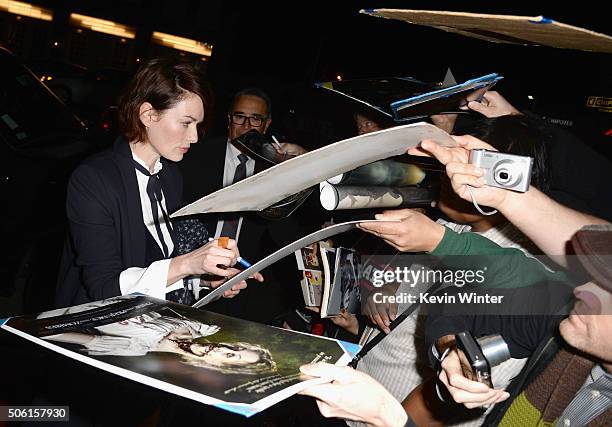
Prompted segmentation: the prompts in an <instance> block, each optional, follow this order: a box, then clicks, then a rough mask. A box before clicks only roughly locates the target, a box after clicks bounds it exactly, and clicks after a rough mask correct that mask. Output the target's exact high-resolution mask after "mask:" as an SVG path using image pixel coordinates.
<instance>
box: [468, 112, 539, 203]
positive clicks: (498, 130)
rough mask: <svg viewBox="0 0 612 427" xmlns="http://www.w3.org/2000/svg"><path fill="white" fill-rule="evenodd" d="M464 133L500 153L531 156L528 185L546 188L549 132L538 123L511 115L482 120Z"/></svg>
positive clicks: (517, 115) (521, 116) (525, 117)
mask: <svg viewBox="0 0 612 427" xmlns="http://www.w3.org/2000/svg"><path fill="white" fill-rule="evenodd" d="M465 133H467V134H470V135H473V136H475V137H476V138H479V139H482V140H483V141H485V142H487V143H489V144H491V145H492V146H493V147H495V148H496V149H497V150H499V151H500V152H502V153H509V154H516V155H519V156H529V157H533V168H532V171H531V184H532V185H533V186H534V187H536V188H537V189H538V190H540V191H542V192H547V191H548V190H550V182H551V166H550V157H549V154H548V148H547V146H548V141H547V140H548V139H549V138H551V135H550V134H549V133H547V132H546V131H545V128H544V126H543V125H542V123H541V122H539V121H537V120H533V119H530V118H529V117H527V116H524V115H519V114H513V115H507V116H501V117H494V118H489V119H483V120H481V121H479V122H477V123H476V124H474V125H472V126H471V127H470V129H467V131H466V132H465Z"/></svg>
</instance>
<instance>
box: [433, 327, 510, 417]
mask: <svg viewBox="0 0 612 427" xmlns="http://www.w3.org/2000/svg"><path fill="white" fill-rule="evenodd" d="M454 341H455V343H456V346H455V347H453V349H452V350H450V351H448V353H447V355H446V357H445V358H444V360H442V363H441V368H442V369H441V371H440V373H439V375H438V377H439V379H440V381H441V382H442V383H443V384H444V385H445V386H446V388H447V389H448V392H449V393H450V394H451V396H452V398H453V400H454V401H455V402H457V403H463V404H464V405H465V407H466V408H468V409H472V408H477V407H480V406H489V405H493V404H495V403H499V402H502V401H504V400H506V399H507V398H508V397H509V396H510V395H509V394H508V393H507V392H505V391H503V390H496V389H494V388H492V385H491V384H492V381H491V368H492V367H493V366H496V365H498V364H500V363H502V362H503V361H505V360H508V359H509V358H510V354H509V351H508V346H507V345H506V343H505V342H504V340H503V339H502V338H501V337H500V336H499V335H492V336H488V337H482V338H479V339H478V340H475V339H474V338H473V337H472V335H471V334H470V333H469V332H467V331H466V332H461V333H459V334H456V335H455V340H454Z"/></svg>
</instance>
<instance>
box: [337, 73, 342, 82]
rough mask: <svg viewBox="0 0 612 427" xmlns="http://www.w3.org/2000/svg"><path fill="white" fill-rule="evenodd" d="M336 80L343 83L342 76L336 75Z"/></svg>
mask: <svg viewBox="0 0 612 427" xmlns="http://www.w3.org/2000/svg"><path fill="white" fill-rule="evenodd" d="M336 80H338V81H339V82H341V81H342V74H337V75H336Z"/></svg>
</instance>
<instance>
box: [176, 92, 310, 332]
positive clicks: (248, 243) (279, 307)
mask: <svg viewBox="0 0 612 427" xmlns="http://www.w3.org/2000/svg"><path fill="white" fill-rule="evenodd" d="M227 119H228V135H227V137H216V138H205V139H204V140H202V141H200V143H199V144H197V145H196V146H195V147H193V149H192V150H191V151H190V152H189V154H188V155H187V156H185V159H184V160H183V161H182V162H181V163H179V167H180V169H181V172H182V173H183V181H184V192H183V199H184V201H185V203H191V202H193V201H195V200H197V199H199V198H200V197H203V196H205V195H207V194H210V193H212V192H214V191H217V190H219V189H220V188H223V187H226V186H228V185H231V184H232V183H234V182H237V181H239V180H241V179H244V178H246V177H249V176H251V175H253V174H254V173H257V172H259V171H261V170H263V169H265V168H266V165H265V164H262V163H261V162H260V161H257V160H254V159H252V158H251V157H249V156H248V155H247V154H246V153H243V152H241V151H240V150H239V149H238V148H237V147H236V146H234V145H233V144H231V141H232V140H234V139H236V138H238V137H239V136H241V135H243V134H244V133H246V132H248V131H249V130H251V129H255V130H256V131H258V132H261V133H265V132H266V130H267V129H268V127H269V126H270V124H271V123H272V116H271V102H270V99H269V97H268V96H267V95H266V93H265V92H263V91H261V90H260V89H256V88H252V89H245V90H242V91H240V92H238V93H237V94H236V95H235V96H234V99H233V101H232V104H231V106H230V109H229V112H228V116H227ZM282 148H283V149H284V150H285V151H287V152H289V153H290V154H302V153H303V151H301V150H300V148H301V147H299V146H297V145H293V144H283V147H282ZM199 219H200V220H201V221H202V222H203V223H204V224H205V225H206V228H207V229H208V231H209V233H210V235H211V236H215V237H219V236H228V237H232V238H235V239H236V240H237V241H238V247H239V249H240V254H241V256H242V257H243V258H245V259H246V260H248V261H250V262H251V263H255V262H257V261H258V260H260V259H262V258H264V257H265V256H267V255H269V254H270V253H272V252H274V251H275V250H277V249H279V248H281V247H283V246H284V245H286V244H288V243H290V242H292V241H294V240H296V239H298V238H299V237H302V236H303V235H305V234H307V232H308V231H307V230H304V228H303V227H302V226H301V225H300V223H299V221H298V220H296V219H295V218H294V217H289V218H285V219H281V220H277V221H271V220H266V219H264V218H262V217H261V216H259V215H257V214H256V213H255V212H240V213H238V214H231V213H230V214H226V213H224V214H203V215H200V216H199ZM262 274H263V275H264V277H265V281H264V283H262V284H261V285H260V284H252V285H251V286H250V287H249V288H247V289H246V290H245V291H242V293H241V295H239V297H238V298H235V299H234V300H233V301H231V303H227V302H226V301H223V300H219V301H216V302H214V303H211V304H209V305H208V306H207V307H206V309H208V310H213V311H217V312H221V313H224V314H228V315H231V316H235V317H240V318H243V319H248V320H254V321H259V322H264V323H268V322H269V321H271V320H272V319H273V318H274V317H275V316H276V315H278V314H280V313H281V312H283V311H284V310H287V309H289V308H290V307H291V306H292V305H293V304H294V299H295V298H296V296H297V295H300V294H299V292H300V286H299V279H300V276H299V274H298V271H297V268H296V265H295V261H294V260H293V259H292V258H285V259H284V260H281V261H279V262H277V263H276V264H274V265H273V266H271V267H269V268H268V269H266V270H264V271H263V272H262Z"/></svg>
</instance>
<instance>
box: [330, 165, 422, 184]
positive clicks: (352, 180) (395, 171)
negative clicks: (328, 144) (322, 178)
mask: <svg viewBox="0 0 612 427" xmlns="http://www.w3.org/2000/svg"><path fill="white" fill-rule="evenodd" d="M423 179H425V171H424V170H423V169H422V168H420V167H419V166H417V165H413V164H410V163H402V162H397V161H395V160H389V159H387V160H379V161H377V162H373V163H369V164H367V165H363V166H360V167H358V168H357V169H353V170H352V171H349V172H345V173H343V174H340V175H336V176H334V177H332V178H330V179H328V180H327V182H328V183H330V184H342V185H365V186H373V185H385V186H406V185H415V184H418V183H420V182H421V181H423Z"/></svg>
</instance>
